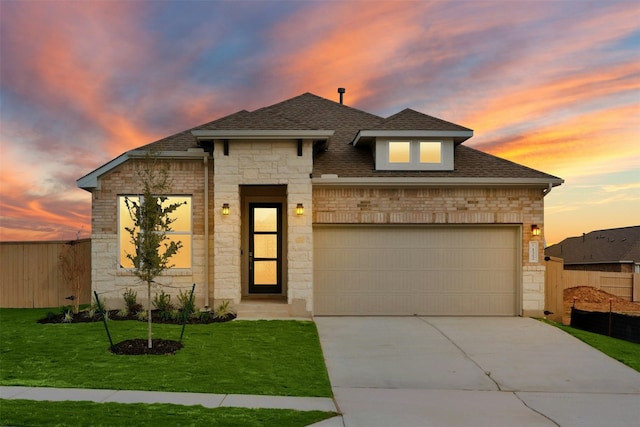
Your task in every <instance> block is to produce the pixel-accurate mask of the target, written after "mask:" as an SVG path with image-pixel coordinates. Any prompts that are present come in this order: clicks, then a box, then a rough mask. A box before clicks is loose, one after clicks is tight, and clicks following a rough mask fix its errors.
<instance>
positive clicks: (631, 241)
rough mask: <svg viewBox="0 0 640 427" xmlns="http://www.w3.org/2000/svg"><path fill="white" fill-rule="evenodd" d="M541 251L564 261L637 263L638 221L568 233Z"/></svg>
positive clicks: (639, 244)
mask: <svg viewBox="0 0 640 427" xmlns="http://www.w3.org/2000/svg"><path fill="white" fill-rule="evenodd" d="M545 255H547V256H554V257H558V258H562V259H564V264H565V265H571V264H621V263H625V264H626V263H640V225H636V226H633V227H622V228H612V229H609V230H597V231H592V232H590V233H587V234H583V235H582V236H580V237H569V238H566V239H564V240H563V241H562V242H560V243H558V244H555V245H552V246H549V247H548V248H546V249H545Z"/></svg>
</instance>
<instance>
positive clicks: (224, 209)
mask: <svg viewBox="0 0 640 427" xmlns="http://www.w3.org/2000/svg"><path fill="white" fill-rule="evenodd" d="M222 215H229V203H223V204H222Z"/></svg>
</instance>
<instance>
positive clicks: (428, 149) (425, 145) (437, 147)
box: [420, 141, 442, 163]
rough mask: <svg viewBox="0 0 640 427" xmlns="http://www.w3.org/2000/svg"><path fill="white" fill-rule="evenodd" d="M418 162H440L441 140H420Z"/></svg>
mask: <svg viewBox="0 0 640 427" xmlns="http://www.w3.org/2000/svg"><path fill="white" fill-rule="evenodd" d="M420 163H442V142H440V141H436V142H431V141H429V142H425V141H421V142H420Z"/></svg>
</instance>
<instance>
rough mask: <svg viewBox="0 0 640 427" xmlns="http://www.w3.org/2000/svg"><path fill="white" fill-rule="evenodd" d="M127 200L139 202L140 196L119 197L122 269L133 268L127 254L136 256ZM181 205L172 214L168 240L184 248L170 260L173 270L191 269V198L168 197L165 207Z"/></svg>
mask: <svg viewBox="0 0 640 427" xmlns="http://www.w3.org/2000/svg"><path fill="white" fill-rule="evenodd" d="M125 198H128V199H129V200H131V201H136V202H137V201H139V200H140V197H139V196H119V197H118V241H119V249H118V250H119V254H118V259H119V263H120V268H133V263H132V262H131V261H130V260H129V259H128V258H127V254H134V253H135V247H134V246H133V244H132V243H131V235H130V234H129V232H128V231H127V230H126V228H132V227H133V219H131V215H130V214H129V210H128V209H127V205H126V204H125ZM184 202H186V204H182V205H180V206H179V207H178V208H177V209H176V210H175V211H173V213H172V214H171V217H172V219H174V222H173V223H172V224H171V229H172V230H171V231H169V232H167V234H166V235H167V238H168V240H169V241H174V242H177V241H180V242H181V243H182V248H180V250H179V251H178V253H176V254H175V255H174V256H172V257H171V258H170V260H169V264H170V265H173V268H191V230H192V226H191V224H192V218H191V197H190V196H168V197H167V200H165V201H164V203H163V205H170V204H172V203H184Z"/></svg>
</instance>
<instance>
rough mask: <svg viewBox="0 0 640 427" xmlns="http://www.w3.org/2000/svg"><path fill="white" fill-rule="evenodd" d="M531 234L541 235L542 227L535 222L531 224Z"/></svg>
mask: <svg viewBox="0 0 640 427" xmlns="http://www.w3.org/2000/svg"><path fill="white" fill-rule="evenodd" d="M531 235H532V236H539V235H540V227H538V225H537V224H533V225H532V226H531Z"/></svg>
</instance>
